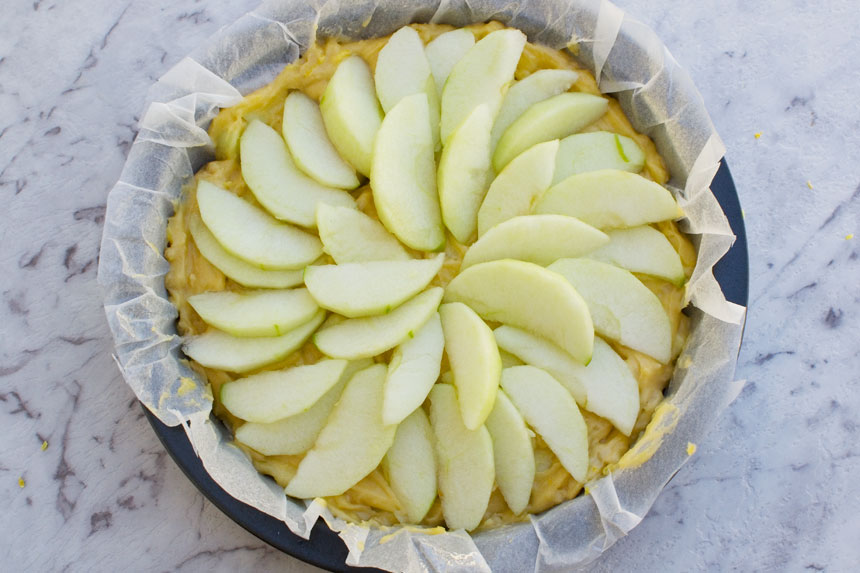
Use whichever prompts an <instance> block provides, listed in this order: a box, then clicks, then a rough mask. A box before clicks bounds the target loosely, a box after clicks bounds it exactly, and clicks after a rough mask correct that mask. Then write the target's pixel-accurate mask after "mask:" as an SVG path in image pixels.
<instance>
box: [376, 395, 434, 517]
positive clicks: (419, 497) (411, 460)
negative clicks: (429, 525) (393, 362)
mask: <svg viewBox="0 0 860 573" xmlns="http://www.w3.org/2000/svg"><path fill="white" fill-rule="evenodd" d="M382 467H383V468H384V470H385V473H386V474H387V476H388V483H389V484H390V485H391V489H393V490H394V494H395V495H396V496H397V499H398V500H399V501H400V503H401V505H402V506H403V508H404V509H405V510H406V517H407V518H408V519H409V523H420V522H421V520H422V519H424V516H425V515H427V512H428V511H429V510H430V506H431V505H433V501H434V500H435V499H436V454H435V453H433V429H432V428H431V427H430V421H429V420H428V419H427V414H425V413H424V410H422V409H421V408H418V409H417V410H415V411H414V412H412V414H410V415H409V416H408V417H407V418H406V419H405V420H403V422H402V423H401V424H400V425H399V426H398V427H397V433H396V434H395V435H394V443H393V444H391V449H390V450H388V453H387V454H385V458H383V460H382Z"/></svg>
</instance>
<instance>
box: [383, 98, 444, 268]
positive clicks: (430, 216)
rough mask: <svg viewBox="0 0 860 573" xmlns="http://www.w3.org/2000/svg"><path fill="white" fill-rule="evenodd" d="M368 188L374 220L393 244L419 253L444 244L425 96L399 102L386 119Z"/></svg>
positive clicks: (436, 248)
mask: <svg viewBox="0 0 860 573" xmlns="http://www.w3.org/2000/svg"><path fill="white" fill-rule="evenodd" d="M370 185H371V187H373V200H374V203H375V205H376V210H377V212H378V214H379V220H380V221H382V223H383V224H384V225H385V227H386V228H387V229H388V230H389V231H391V232H392V233H394V235H396V236H397V238H398V239H400V240H401V241H403V242H404V243H405V244H406V245H408V246H410V247H412V248H413V249H418V250H421V251H436V250H439V249H441V248H442V247H443V246H444V245H445V231H444V229H443V228H442V217H441V215H440V212H439V197H438V195H437V193H436V161H435V158H434V154H433V136H432V134H431V132H430V115H429V106H428V104H427V96H426V95H424V94H414V95H411V96H407V97H405V98H403V99H401V100H400V102H398V104H397V105H395V106H394V107H393V108H392V109H391V111H389V112H388V115H386V116H385V120H384V121H383V122H382V127H381V128H380V129H379V135H378V136H377V138H376V144H375V146H374V156H373V169H372V172H371V174H370Z"/></svg>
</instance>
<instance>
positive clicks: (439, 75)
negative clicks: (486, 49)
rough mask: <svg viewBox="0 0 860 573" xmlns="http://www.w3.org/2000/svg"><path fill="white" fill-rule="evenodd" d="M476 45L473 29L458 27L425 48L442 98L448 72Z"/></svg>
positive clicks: (438, 37)
mask: <svg viewBox="0 0 860 573" xmlns="http://www.w3.org/2000/svg"><path fill="white" fill-rule="evenodd" d="M474 45H475V35H474V34H473V33H472V31H471V30H467V29H466V28H458V29H456V30H451V31H450V32H445V33H444V34H440V35H439V36H437V37H436V39H434V40H433V41H432V42H430V43H429V44H427V46H426V47H425V48H424V53H425V54H426V55H427V62H428V63H429V64H430V70H431V71H432V72H433V80H434V83H435V84H436V90H437V91H438V93H439V99H440V100H441V99H442V90H443V89H444V88H445V82H446V81H447V80H448V74H450V73H451V70H452V69H453V68H454V66H455V65H456V64H457V62H459V61H460V60H461V59H462V58H463V56H465V55H466V52H468V51H469V49H470V48H471V47H472V46H474Z"/></svg>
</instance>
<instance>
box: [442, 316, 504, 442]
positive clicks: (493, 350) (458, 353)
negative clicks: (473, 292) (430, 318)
mask: <svg viewBox="0 0 860 573" xmlns="http://www.w3.org/2000/svg"><path fill="white" fill-rule="evenodd" d="M439 316H440V317H441V318H442V330H443V332H444V333H445V352H446V353H447V355H448V362H449V363H450V364H451V373H452V374H453V376H454V386H456V387H457V396H458V397H459V400H458V401H459V403H460V415H461V416H462V418H463V423H464V424H465V425H466V427H467V428H468V429H470V430H475V429H477V428H479V427H480V426H481V424H483V423H484V421H485V420H486V419H487V416H489V415H490V411H491V410H492V409H493V403H494V402H495V400H496V389H498V387H499V376H500V375H501V372H502V359H501V358H500V357H499V348H498V347H497V346H496V339H495V338H494V337H493V331H492V330H490V327H489V326H487V325H486V324H484V321H483V320H481V317H480V316H478V315H477V314H475V311H474V310H472V309H471V308H469V307H468V306H466V305H465V304H463V303H460V302H452V303H448V304H443V305H442V306H441V307H439Z"/></svg>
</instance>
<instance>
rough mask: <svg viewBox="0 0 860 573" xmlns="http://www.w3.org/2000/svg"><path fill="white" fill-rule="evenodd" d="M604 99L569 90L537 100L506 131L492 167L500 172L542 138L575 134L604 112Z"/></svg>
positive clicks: (495, 153) (548, 138)
mask: <svg viewBox="0 0 860 573" xmlns="http://www.w3.org/2000/svg"><path fill="white" fill-rule="evenodd" d="M608 107H609V100H607V99H606V98H603V97H600V96H596V95H591V94H586V93H580V92H568V93H563V94H559V95H557V96H553V97H551V98H549V99H547V100H544V101H542V102H539V103H536V104H534V105H533V106H531V107H530V108H529V109H527V110H526V111H525V112H524V113H523V114H522V115H520V116H519V117H518V118H517V119H516V120H515V121H514V122H513V123H511V125H510V127H508V129H506V130H505V132H504V133H503V134H502V137H501V138H499V143H498V145H497V146H496V150H495V152H494V153H493V167H495V169H496V171H501V170H502V168H503V167H504V166H505V165H507V164H508V162H509V161H510V160H511V159H513V158H514V157H516V156H517V155H519V154H520V153H522V152H523V151H525V150H526V149H528V148H529V147H531V146H532V145H534V144H536V143H540V142H541V141H549V140H551V139H559V138H562V137H567V136H568V135H570V134H572V133H576V132H577V131H579V130H581V129H582V128H584V127H586V126H587V125H589V124H591V123H594V122H595V121H597V120H598V119H600V117H601V116H602V115H603V114H604V113H606V110H607V109H608Z"/></svg>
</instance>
